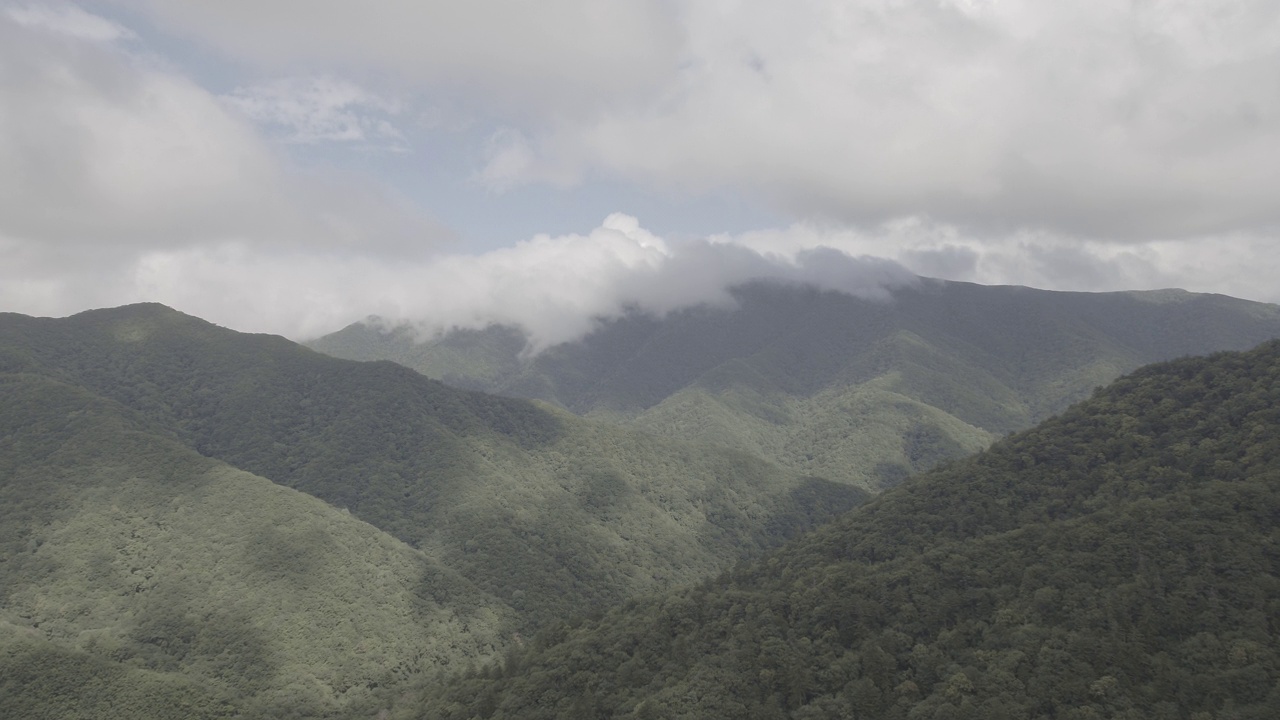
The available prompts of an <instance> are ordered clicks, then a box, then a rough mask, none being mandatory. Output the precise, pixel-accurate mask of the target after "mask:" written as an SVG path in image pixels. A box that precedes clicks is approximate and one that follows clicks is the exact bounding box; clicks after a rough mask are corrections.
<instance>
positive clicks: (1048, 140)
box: [0, 0, 1280, 346]
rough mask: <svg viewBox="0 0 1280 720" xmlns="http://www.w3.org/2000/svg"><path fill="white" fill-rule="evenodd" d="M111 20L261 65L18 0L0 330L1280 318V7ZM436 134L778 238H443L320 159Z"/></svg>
mask: <svg viewBox="0 0 1280 720" xmlns="http://www.w3.org/2000/svg"><path fill="white" fill-rule="evenodd" d="M117 3H118V4H119V5H120V6H123V7H127V8H130V9H131V10H130V12H137V13H142V14H143V16H145V17H147V18H149V19H150V21H151V22H154V23H155V24H156V27H159V28H161V30H160V32H172V33H174V34H175V35H174V36H175V37H180V38H183V39H184V40H185V39H190V40H193V41H195V43H197V44H201V45H202V46H203V47H207V48H212V49H213V51H214V52H215V53H221V54H223V55H224V56H225V57H226V58H227V59H228V62H229V63H230V64H235V65H237V66H238V67H241V66H242V67H252V68H255V69H254V70H253V71H247V72H246V73H245V75H244V76H243V77H236V79H235V82H230V83H227V84H226V85H225V86H224V87H223V88H222V89H221V90H220V91H218V92H215V91H212V90H210V89H209V88H207V87H205V86H204V85H202V84H201V83H200V82H198V81H197V80H196V79H194V75H193V74H191V73H190V72H186V71H184V70H183V69H182V68H181V67H179V66H177V65H175V64H174V61H173V60H172V59H171V58H167V57H159V56H157V55H156V54H154V51H153V50H151V49H149V48H148V46H147V44H146V42H147V41H146V40H145V39H144V37H148V36H149V35H148V33H150V32H156V30H155V28H154V27H151V26H149V25H148V26H145V29H144V26H143V25H139V26H137V27H134V28H131V27H128V26H127V25H128V22H127V21H126V20H125V19H121V18H116V19H107V18H105V17H101V16H99V15H95V14H92V13H89V12H87V11H85V10H84V9H82V8H80V7H77V6H75V5H69V4H59V3H41V4H9V5H0V310H12V311H18V312H26V313H32V314H66V313H70V312H75V311H78V310H82V309H85V308H88V307H96V306H106V305H117V304H121V303H125V302H134V301H140V300H156V301H160V302H165V303H168V304H171V305H173V306H175V307H177V308H179V309H181V310H184V311H187V312H191V313H194V314H197V315H200V316H202V317H206V318H208V319H211V320H213V321H215V322H219V323H222V324H225V325H229V326H232V327H235V328H237V329H241V330H252V331H263V332H275V333H281V334H285V335H289V336H291V337H295V338H302V337H307V336H313V335H316V334H320V333H324V332H328V331H332V330H335V329H337V328H338V327H340V326H341V325H342V324H345V323H347V322H350V321H353V320H356V319H359V318H361V317H364V316H366V315H368V314H379V315H383V316H386V317H388V318H394V319H408V320H412V321H415V322H419V323H421V324H422V325H423V327H424V328H426V329H428V330H434V329H440V328H445V327H451V326H466V327H475V326H481V325H484V324H487V323H490V322H504V323H514V324H519V325H522V326H524V327H525V328H526V329H528V330H529V331H530V332H531V333H532V334H533V336H534V338H535V343H536V344H537V345H539V346H544V345H547V344H550V343H554V342H559V341H562V340H567V339H571V338H573V337H576V336H578V335H580V334H581V333H583V332H586V331H587V330H588V329H590V327H591V326H592V323H593V322H594V321H595V319H596V318H598V317H602V316H610V315H613V314H617V313H619V312H623V311H624V310H625V309H627V308H641V309H644V310H647V311H651V312H655V313H662V312H666V311H669V310H671V309H673V308H676V307H682V306H685V305H689V304H695V303H701V302H710V303H724V302H729V297H728V295H727V294H726V292H725V289H726V288H727V287H728V286H730V285H732V284H735V283H739V282H743V281H746V280H749V279H754V278H763V277H768V278H775V279H779V280H782V281H788V282H808V283H813V284H817V285H819V286H821V287H825V288H830V289H837V290H841V291H846V292H853V293H857V294H862V295H864V296H868V297H883V296H884V293H885V291H886V289H887V288H892V287H894V286H896V285H899V284H902V283H906V282H910V281H911V277H912V274H922V275H928V276H936V277H945V278H952V279H959V280H969V281H975V282H983V283H1002V284H1005V283H1007V284H1028V285H1033V286H1037V287H1045V288H1052V289H1074V290H1118V289H1130V288H1133V289H1143V288H1157V287H1169V286H1178V287H1185V288H1188V289H1191V290H1198V291H1215V292H1224V293H1228V294H1234V295H1238V296H1243V297H1249V298H1253V299H1259V300H1267V301H1278V300H1280V289H1278V287H1277V285H1276V283H1275V278H1276V277H1280V250H1278V249H1277V241H1276V237H1277V234H1276V233H1277V227H1278V222H1280V177H1277V174H1280V19H1278V18H1280V6H1277V5H1275V4H1274V3H1271V2H1261V0H1257V1H1251V0H1243V1H1239V2H1226V1H1225V0H1223V1H1222V2H1219V1H1218V0H1205V1H1203V2H1196V3H1178V2H1166V3H1141V2H1139V3H1127V4H1117V3H1112V2H1102V1H1101V0H1099V1H1098V2H1085V3H1071V4H1058V5H1053V4H1047V3H1039V2H1036V3H1033V2H1021V1H1019V0H1007V1H1006V2H1000V3H994V2H982V1H980V0H970V1H968V2H960V1H959V0H955V1H953V2H947V1H943V2H938V1H937V0H929V1H928V2H924V1H923V0H921V1H916V0H906V1H904V2H875V1H872V0H864V1H861V2H852V3H850V2H839V3H837V2H819V1H818V0H800V1H799V2H796V3H792V4H788V5H786V6H782V5H779V4H777V3H765V2H748V1H746V0H741V1H730V2H716V3H701V2H699V3H678V2H667V1H666V0H653V1H652V2H649V1H645V0H632V1H628V2H618V3H605V4H601V3H585V2H582V0H555V1H554V2H549V3H539V4H536V5H534V4H530V3H527V2H523V1H520V0H492V1H491V2H483V3H475V4H470V3H468V4H465V7H463V6H462V5H459V6H458V7H457V8H453V7H451V6H450V7H446V5H445V4H439V3H437V4H423V3H416V2H413V3H411V2H383V3H379V4H376V5H375V6H372V7H374V10H373V11H371V10H369V8H368V7H367V6H365V5H361V4H354V3H346V2H337V1H336V0H314V2H306V3H303V2H301V0H276V1H274V2H267V3H260V2H254V3H248V2H241V1H239V0H232V1H226V2H222V1H220V2H212V0H208V1H201V0H173V1H172V2H168V1H166V2H163V3H161V2H159V1H158V0H155V1H154V2H153V1H152V0H117ZM122 17H123V18H128V17H134V16H130V15H124V16H122ZM375 87H376V88H378V89H377V90H373V89H370V88H375ZM440 108H444V110H440ZM437 110H438V111H439V112H436V113H435V114H433V112H435V111H437ZM450 113H452V115H451V114H450ZM424 127H425V128H428V129H429V131H430V132H437V131H438V132H439V133H442V137H445V138H446V139H455V138H458V139H466V138H470V139H471V140H472V141H474V146H472V147H470V148H464V150H463V151H459V152H458V153H457V154H459V155H463V156H465V155H466V152H467V151H469V152H470V153H471V156H470V157H471V162H470V164H466V166H465V167H464V168H462V170H461V171H459V174H458V177H457V178H456V182H457V185H458V186H465V187H469V188H472V189H473V190H474V192H476V193H486V192H497V193H504V192H505V193H509V194H512V195H514V194H518V193H520V192H522V190H524V189H527V188H529V187H530V186H531V184H533V185H536V186H539V187H543V188H547V187H549V188H552V189H553V190H556V189H559V188H571V187H572V186H573V185H574V184H575V183H577V182H593V181H595V180H599V179H601V178H603V179H605V180H608V181H609V182H612V183H614V184H615V185H622V186H631V184H637V183H638V184H644V185H646V186H649V187H660V188H663V189H664V190H663V192H666V193H669V194H670V195H672V196H674V197H677V198H687V197H690V196H696V195H697V194H698V193H704V192H705V193H721V192H728V193H736V194H737V196H738V197H747V198H757V199H758V200H759V201H760V202H761V203H767V204H769V206H770V207H774V208H780V209H782V211H783V215H784V217H787V218H788V220H787V221H784V222H782V223H780V226H779V227H774V228H763V229H759V230H755V231H752V232H745V233H739V234H734V235H724V236H717V237H711V238H703V239H690V238H676V237H666V238H664V237H658V236H657V235H655V234H654V233H652V232H650V231H648V230H646V229H644V227H642V226H641V225H640V223H639V221H637V220H636V219H635V218H633V217H630V216H628V215H625V214H621V213H619V214H614V215H611V216H609V217H608V218H607V219H605V220H604V222H603V223H602V224H601V225H600V226H599V227H597V228H595V229H588V228H589V225H584V227H583V228H582V232H581V233H580V234H574V233H567V234H560V235H556V236H551V235H538V234H536V232H537V228H534V229H531V230H530V231H529V232H528V233H527V234H525V235H524V236H523V237H527V238H529V239H528V240H526V241H524V242H521V243H518V244H516V245H514V246H512V247H507V248H501V249H496V250H494V249H489V250H487V251H478V250H474V249H472V250H468V249H467V248H460V247H457V246H456V245H453V246H451V245H448V241H449V239H450V236H451V233H450V232H449V231H448V230H446V229H444V228H441V227H439V226H438V224H437V223H435V222H434V221H433V220H432V219H431V218H430V217H428V216H427V214H426V213H425V212H424V211H423V210H422V207H423V205H422V202H421V201H420V199H417V198H411V197H410V196H409V195H408V194H407V193H406V192H404V191H403V188H404V187H405V186H404V185H401V186H393V185H392V183H393V182H394V181H393V180H391V179H388V177H380V176H378V175H377V174H376V170H377V167H376V164H375V163H369V164H368V167H369V168H372V169H370V170H368V171H362V172H353V171H351V169H350V168H349V167H345V168H344V167H343V166H342V164H341V162H339V161H335V162H332V163H330V162H328V161H327V160H328V159H329V157H330V156H324V155H321V154H320V150H319V149H318V148H320V147H321V146H326V145H327V146H329V147H332V146H335V145H340V146H344V147H346V148H351V147H359V148H365V149H368V148H375V149H378V150H388V149H390V150H394V151H396V153H366V154H365V155H367V156H374V155H376V156H378V157H384V156H388V157H389V156H394V157H396V158H402V157H409V158H410V159H411V160H413V161H416V162H417V163H418V164H417V165H415V164H414V162H410V161H406V162H405V163H404V165H403V166H401V167H400V168H399V172H401V173H402V174H403V175H404V176H407V177H411V178H412V177H417V175H415V173H420V174H421V175H426V174H430V173H433V172H443V171H441V170H439V168H437V167H436V166H428V163H429V162H435V161H436V158H437V157H439V158H448V157H450V152H451V151H452V149H451V148H445V147H443V146H441V147H437V148H436V149H437V150H438V152H437V153H435V155H433V156H432V157H431V158H429V159H422V158H419V157H417V156H416V155H415V153H416V149H415V147H414V144H415V142H418V141H419V140H420V139H421V137H422V133H423V132H425V131H424V130H423V128H424ZM476 127H479V128H481V130H478V131H476V130H475V129H474V128H476ZM458 128H471V129H470V130H466V131H465V132H464V131H461V130H458ZM467 133H471V134H469V135H468V134H467ZM310 152H315V153H316V154H314V155H309V154H308V153H310ZM398 153H402V154H398ZM440 162H444V160H440ZM361 167H362V170H363V168H364V166H361ZM407 184H409V185H411V184H412V181H410V182H409V183H407ZM539 184H541V185H539ZM398 188H399V189H398ZM557 191H558V190H557ZM566 192H567V191H566ZM461 195H462V193H461V192H459V193H458V195H457V196H461ZM547 196H548V197H556V196H555V195H553V194H550V193H549V194H548V195H547ZM486 197H489V196H486ZM415 200H417V201H415ZM618 209H620V210H623V211H625V210H626V209H627V208H626V206H625V205H620V206H618ZM659 226H660V225H659ZM872 257H874V258H881V259H879V260H874V259H869V258H872Z"/></svg>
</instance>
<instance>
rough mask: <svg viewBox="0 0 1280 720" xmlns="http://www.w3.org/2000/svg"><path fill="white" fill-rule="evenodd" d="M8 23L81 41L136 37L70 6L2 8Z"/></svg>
mask: <svg viewBox="0 0 1280 720" xmlns="http://www.w3.org/2000/svg"><path fill="white" fill-rule="evenodd" d="M4 14H5V15H7V16H8V17H9V19H10V20H12V21H13V22H15V23H17V24H18V25H21V26H23V27H25V28H39V29H41V30H45V31H48V32H53V33H58V34H61V35H66V36H69V37H73V38H77V39H80V40H92V41H95V42H108V43H109V42H115V41H118V40H130V39H133V38H134V37H136V36H135V35H134V34H133V31H131V30H129V29H128V28H126V27H124V26H122V25H118V24H116V23H113V22H111V21H110V20H107V19H106V18H102V17H99V16H97V15H93V14H91V13H87V12H85V11H84V10H81V9H80V8H78V7H76V6H75V5H69V4H57V3H55V4H41V5H36V4H27V5H14V6H11V7H7V8H5V9H4Z"/></svg>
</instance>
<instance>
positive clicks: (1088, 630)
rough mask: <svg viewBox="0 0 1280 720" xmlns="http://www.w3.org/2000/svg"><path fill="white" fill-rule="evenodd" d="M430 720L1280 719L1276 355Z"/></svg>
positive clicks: (978, 477) (1279, 394) (697, 594)
mask: <svg viewBox="0 0 1280 720" xmlns="http://www.w3.org/2000/svg"><path fill="white" fill-rule="evenodd" d="M406 714H412V713H409V712H408V711H406ZM416 714H417V716H420V717H426V718H470V717H478V718H516V717H519V718H551V717H568V716H573V717H584V718H589V717H635V718H647V717H663V718H729V717H733V718H861V717H876V718H889V719H892V718H923V717H929V718H975V719H976V718H983V719H987V718H992V719H997V720H998V719H1001V718H1134V719H1135V720H1136V719H1137V718H1168V719H1170V720H1173V719H1175V718H1177V719H1183V720H1186V719H1195V720H1212V719H1223V720H1225V719H1226V718H1233V719H1241V720H1251V719H1256V720H1263V719H1264V718H1274V717H1277V716H1280V342H1271V343H1267V344H1265V345H1262V346H1260V347H1258V348H1257V349H1255V350H1252V351H1249V352H1244V353H1223V354H1218V355H1214V356H1212V357H1209V358H1188V359H1183V360H1178V361H1175V362H1169V363H1164V364H1160V365H1155V366H1150V367H1146V368H1143V369H1141V370H1139V371H1138V372H1135V373H1134V374H1132V375H1130V376H1127V377H1125V378H1123V379H1121V380H1119V381H1117V382H1115V383H1114V384H1112V385H1110V386H1109V387H1106V388H1104V389H1101V390H1099V391H1097V392H1096V393H1095V394H1094V396H1093V397H1092V398H1091V399H1089V400H1087V401H1085V402H1082V403H1080V404H1078V405H1076V406H1073V407H1072V408H1070V409H1069V410H1068V411H1066V412H1065V413H1064V414H1062V415H1061V416H1060V417H1056V418H1053V419H1051V420H1049V421H1046V422H1044V423H1042V424H1040V425H1039V426H1037V427H1036V428H1034V429H1032V430H1030V431H1027V432H1023V433H1020V434H1018V435H1015V436H1011V437H1009V438H1006V439H1004V440H1001V441H999V442H997V443H996V444H994V445H993V446H992V447H991V448H990V449H988V450H986V451H984V452H982V453H980V454H978V455H977V456H974V457H972V458H968V459H965V460H961V461H957V462H954V463H951V464H949V465H947V466H945V467H942V468H939V469H937V470H935V471H933V472H930V473H927V474H925V475H922V476H919V477H916V478H913V479H911V480H909V481H907V482H906V483H904V484H903V485H902V486H900V487H897V488H894V489H891V490H888V491H886V492H885V493H883V494H882V495H880V496H879V497H878V498H877V499H876V500H874V501H872V502H871V503H869V504H867V505H865V506H863V507H861V508H859V509H857V510H854V511H852V512H850V513H849V514H847V515H845V516H843V517H842V518H840V519H838V520H836V521H835V522H833V523H830V524H828V525H826V526H824V527H822V528H820V529H818V530H817V531H815V532H813V533H810V534H807V535H805V536H803V537H801V538H800V539H798V540H796V541H794V542H792V543H790V544H788V545H787V546H785V547H784V548H782V549H781V550H779V551H778V552H776V553H774V554H772V555H771V556H770V557H768V558H767V559H765V560H763V561H760V562H756V563H753V564H751V565H750V566H747V567H745V568H741V569H739V570H736V571H734V572H733V573H730V574H726V575H725V576H723V577H721V578H720V579H718V580H716V581H714V582H708V583H704V584H702V585H700V586H698V587H696V588H692V589H688V590H685V591H680V592H676V593H673V594H670V595H668V596H667V597H665V598H662V599H658V600H653V601H645V602H632V603H629V604H628V605H627V606H626V607H623V608H620V609H618V610H615V611H612V612H610V613H608V614H607V615H605V616H604V617H603V618H601V619H599V620H595V621H588V622H584V623H581V624H580V625H578V626H577V627H574V628H569V627H561V628H559V629H553V630H548V631H546V632H544V633H543V634H542V635H541V636H540V637H539V639H538V641H537V642H536V643H534V644H532V646H530V647H527V648H526V649H525V650H523V651H515V652H513V653H512V654H511V655H510V656H509V657H508V659H507V661H506V664H505V666H504V668H503V669H501V670H499V671H491V672H484V673H478V674H471V675H469V676H467V677H465V678H458V679H454V680H452V681H450V682H449V683H448V684H445V685H442V686H439V687H435V688H433V689H432V690H431V691H429V692H428V693H427V694H426V695H425V697H424V703H423V704H422V706H421V707H419V709H418V710H417V711H416Z"/></svg>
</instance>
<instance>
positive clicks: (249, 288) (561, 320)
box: [132, 214, 915, 351]
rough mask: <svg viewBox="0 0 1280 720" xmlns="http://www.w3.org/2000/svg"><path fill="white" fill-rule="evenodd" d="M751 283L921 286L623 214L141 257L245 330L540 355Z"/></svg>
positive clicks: (138, 271) (155, 283)
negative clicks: (502, 340)
mask: <svg viewBox="0 0 1280 720" xmlns="http://www.w3.org/2000/svg"><path fill="white" fill-rule="evenodd" d="M753 279H772V280H775V281H780V282H795V283H808V284H813V285H817V286H819V287H823V288H826V289H832V290H838V291H841V292H847V293H852V294H855V295H859V296H862V297H868V298H874V299H878V300H887V299H888V298H889V289H891V288H893V287H896V286H901V285H906V284H911V283H913V282H914V281H915V277H914V276H913V275H911V274H910V273H908V272H907V271H906V270H904V269H903V268H902V267H901V266H899V265H897V264H896V263H893V262H890V261H884V260H877V259H873V258H855V257H852V256H849V255H847V254H845V253H843V252H840V251H836V250H830V249H805V250H802V251H799V252H796V253H794V254H793V255H791V256H782V255H767V254H761V253H758V252H756V251H754V250H751V249H749V248H746V247H742V246H739V245H736V244H732V243H711V242H707V241H702V240H697V241H686V242H682V243H677V244H671V243H668V242H666V241H664V240H663V239H661V238H658V237H656V236H654V235H653V234H652V233H650V232H648V231H647V230H645V229H644V228H642V227H641V226H640V224H639V222H638V221H637V220H636V218H633V217H630V216H627V215H623V214H613V215H610V216H609V217H608V218H606V219H605V220H604V222H603V223H601V225H600V227H598V228H596V229H594V230H592V231H591V232H590V233H588V234H586V235H576V234H574V235H564V236H559V237H550V236H547V235H540V236H537V237H534V238H532V239H530V240H528V241H525V242H521V243H518V244H516V245H515V246H513V247H509V248H503V249H499V250H494V251H491V252H487V253H483V254H479V255H439V256H434V257H430V258H423V259H420V260H416V261H411V262H393V261H390V260H388V259H386V258H383V257H380V256H377V255H355V256H352V255H342V256H338V255H325V254H321V253H306V254H300V253H292V252H276V251H261V250H255V249H253V248H249V247H247V246H244V245H240V244H227V245H224V246H220V247H201V248H192V249H184V250H175V251H161V252H155V253H150V254H148V255H146V256H145V257H143V258H142V259H141V260H140V261H139V262H138V263H137V265H136V267H135V270H134V277H133V283H134V286H133V290H132V292H133V293H134V294H136V295H137V296H138V297H139V298H143V297H145V298H150V299H155V300H158V301H160V302H165V303H169V304H171V305H174V306H175V307H178V308H181V309H183V310H185V311H187V312H192V313H195V314H197V315H200V316H201V317H205V318H208V319H211V320H214V321H215V322H222V323H226V324H230V325H233V326H234V327H237V328H239V329H245V330H255V331H268V332H277V333H284V334H287V335H290V336H292V337H309V336H316V335H319V334H323V333H325V332H330V331H333V330H335V329H337V328H338V327H340V326H341V325H343V324H345V323H347V322H351V321H354V320H356V319H359V318H361V317H363V316H365V315H367V314H369V313H374V314H377V315H380V316H382V317H383V318H385V319H387V320H388V321H390V322H401V321H403V322H410V323H413V324H415V325H417V326H418V327H420V328H421V329H422V331H423V332H424V333H426V334H431V333H435V332H439V331H442V330H446V329H448V328H451V327H471V328H480V327H485V326H487V325H489V324H493V323H499V324H507V325H515V326H519V327H521V328H523V329H525V330H526V331H527V332H528V333H529V336H530V344H531V349H532V350H535V351H536V350H540V349H542V348H545V347H547V346H550V345H554V344H556V343H560V342H565V341H569V340H573V339H575V338H577V337H580V336H582V335H584V334H586V333H587V332H589V331H590V330H591V329H592V328H593V327H594V326H595V324H596V323H597V322H598V321H599V320H600V319H601V318H607V317H616V316H618V315H620V314H622V313H624V312H629V311H635V310H639V311H642V312H650V313H655V314H659V315H661V314H664V313H666V312H670V311H671V310H675V309H678V308H682V307H688V306H692V305H699V304H703V303H708V304H715V305H728V304H731V303H732V302H733V300H732V297H731V296H730V295H729V293H728V292H727V290H728V289H729V288H730V287H732V286H735V285H738V284H741V283H743V282H747V281H749V280H753Z"/></svg>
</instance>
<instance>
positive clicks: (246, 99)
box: [223, 76, 406, 150]
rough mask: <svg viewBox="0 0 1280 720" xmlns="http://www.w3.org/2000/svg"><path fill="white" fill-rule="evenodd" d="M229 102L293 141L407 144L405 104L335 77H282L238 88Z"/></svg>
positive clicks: (397, 146) (401, 147)
mask: <svg viewBox="0 0 1280 720" xmlns="http://www.w3.org/2000/svg"><path fill="white" fill-rule="evenodd" d="M223 101H224V102H226V103H227V104H228V105H230V106H231V107H233V108H235V109H236V110H237V111H239V112H240V113H242V114H244V115H245V116H246V117H248V118H249V119H251V120H253V121H254V122H257V123H261V124H263V125H266V126H268V127H269V128H272V129H273V130H279V131H282V137H283V139H284V140H285V141H287V142H292V143H301V144H315V143H321V142H347V143H360V144H366V145H376V146H380V147H384V148H387V149H392V150H404V149H405V142H406V140H405V136H404V133H402V132H401V131H400V130H399V129H398V128H397V127H396V126H395V124H394V122H393V120H394V118H395V117H396V116H397V115H399V114H400V112H401V104H400V103H398V102H395V101H392V100H387V99H385V98H382V97H380V96H378V95H377V94H375V93H372V92H369V91H367V90H365V89H364V88H362V87H360V86H359V85H356V84H355V83H353V82H351V81H348V80H342V79H339V78H335V77H331V76H318V77H294V78H282V79H277V80H274V81H271V82H265V83H261V84H257V85H253V86H250V87H245V88H237V89H236V90H235V91H234V92H232V93H231V94H229V95H227V96H225V97H224V98H223Z"/></svg>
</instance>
